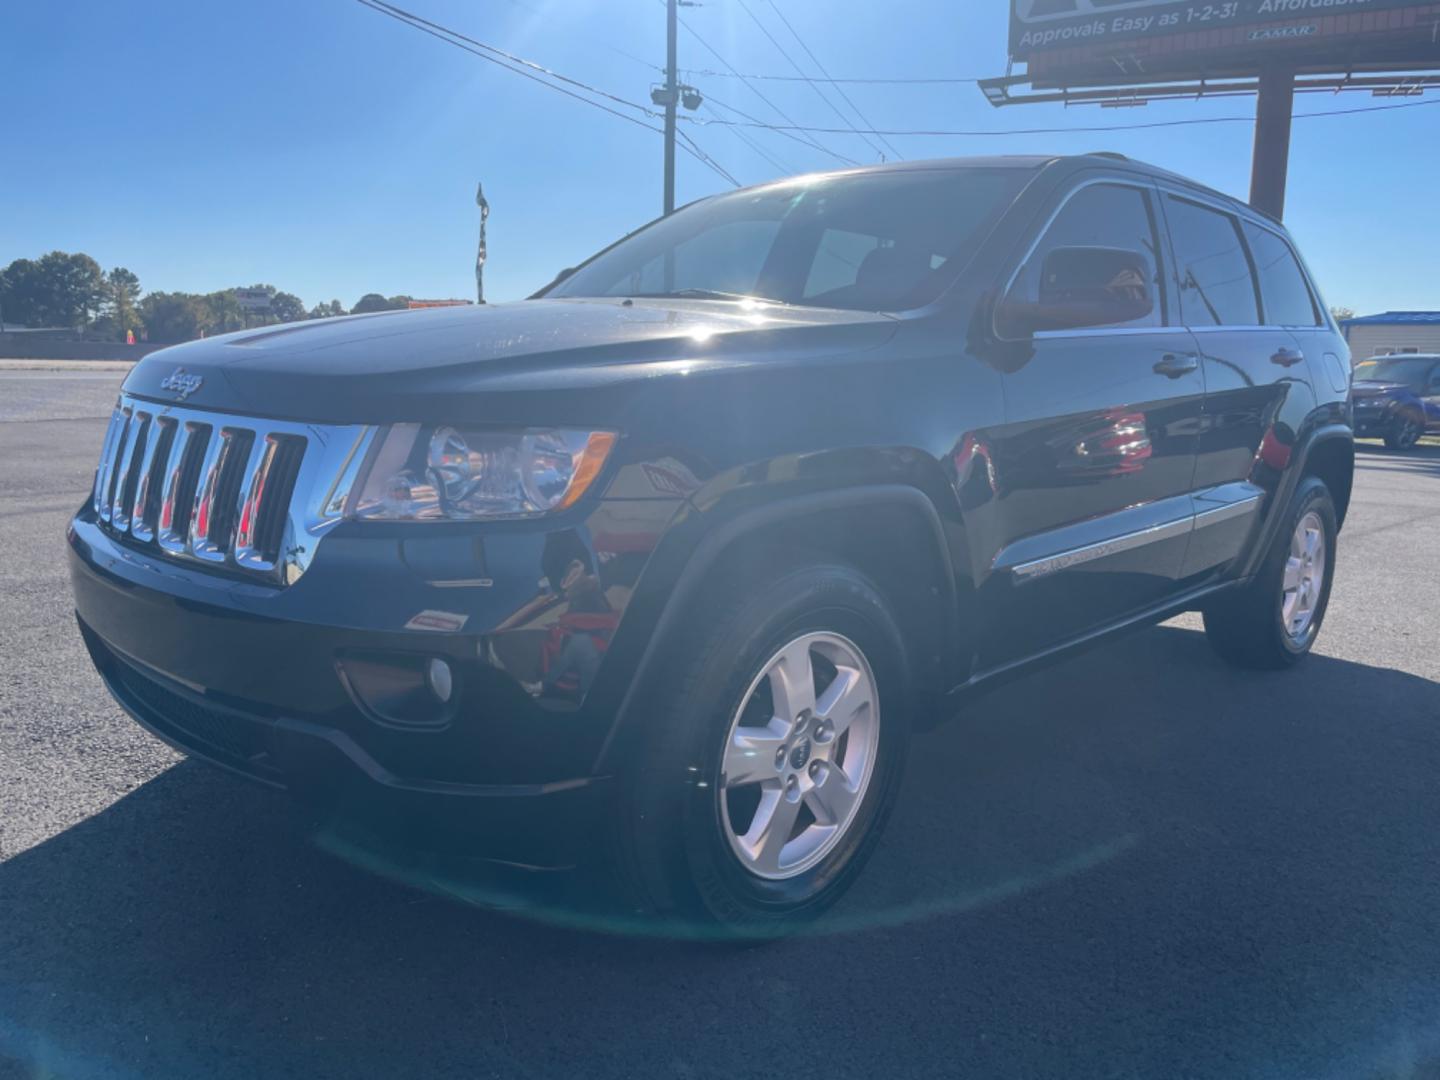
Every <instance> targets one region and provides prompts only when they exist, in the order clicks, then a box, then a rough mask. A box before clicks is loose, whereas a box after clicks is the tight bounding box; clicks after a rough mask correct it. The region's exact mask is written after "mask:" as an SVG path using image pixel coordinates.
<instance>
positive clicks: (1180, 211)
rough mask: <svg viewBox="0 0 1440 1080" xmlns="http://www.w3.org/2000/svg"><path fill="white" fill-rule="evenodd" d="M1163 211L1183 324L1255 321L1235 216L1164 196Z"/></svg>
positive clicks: (1255, 304) (1250, 277) (1251, 281)
mask: <svg viewBox="0 0 1440 1080" xmlns="http://www.w3.org/2000/svg"><path fill="white" fill-rule="evenodd" d="M1165 216H1166V217H1167V219H1168V220H1169V223H1170V239H1171V242H1172V243H1173V245H1174V248H1175V270H1176V277H1177V279H1178V281H1179V286H1180V308H1181V311H1182V312H1183V314H1184V318H1185V323H1186V325H1187V326H1258V325H1259V324H1260V304H1259V299H1258V291H1257V289H1256V286H1255V275H1254V273H1253V271H1252V270H1251V267H1250V256H1249V254H1248V253H1247V252H1246V250H1245V244H1244V242H1243V241H1242V240H1241V238H1240V223H1239V222H1238V221H1237V220H1236V219H1235V217H1234V215H1233V214H1227V213H1224V212H1223V211H1220V210H1212V209H1211V208H1210V207H1208V206H1201V205H1200V204H1199V203H1196V202H1191V201H1190V200H1189V199H1182V198H1179V197H1178V196H1175V195H1167V196H1166V197H1165Z"/></svg>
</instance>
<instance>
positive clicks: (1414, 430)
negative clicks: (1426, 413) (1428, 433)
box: [1385, 413, 1425, 452]
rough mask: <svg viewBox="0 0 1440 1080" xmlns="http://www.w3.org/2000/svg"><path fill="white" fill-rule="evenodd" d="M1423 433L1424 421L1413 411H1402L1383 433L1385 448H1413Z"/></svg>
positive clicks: (1403, 449)
mask: <svg viewBox="0 0 1440 1080" xmlns="http://www.w3.org/2000/svg"><path fill="white" fill-rule="evenodd" d="M1424 434H1425V424H1424V421H1422V420H1421V419H1420V418H1419V417H1417V416H1415V415H1414V414H1413V413H1403V414H1402V415H1400V416H1398V417H1396V418H1395V422H1394V423H1393V424H1391V425H1390V430H1389V431H1387V432H1386V433H1385V448H1386V449H1387V450H1398V451H1401V452H1404V451H1406V450H1413V449H1414V448H1415V444H1416V443H1418V442H1419V441H1420V436H1422V435H1424Z"/></svg>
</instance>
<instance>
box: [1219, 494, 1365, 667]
mask: <svg viewBox="0 0 1440 1080" xmlns="http://www.w3.org/2000/svg"><path fill="white" fill-rule="evenodd" d="M1337 531H1338V529H1337V525H1336V520H1335V504H1334V502H1333V500H1332V499H1331V497H1330V491H1329V489H1328V488H1326V486H1325V484H1324V483H1323V482H1322V481H1321V480H1320V479H1319V478H1318V477H1314V476H1307V477H1305V478H1304V479H1303V480H1301V481H1300V486H1299V488H1298V489H1297V490H1296V492H1295V495H1294V497H1293V498H1292V499H1291V500H1290V506H1289V507H1288V509H1287V512H1286V516H1285V520H1284V522H1283V523H1282V525H1281V528H1280V530H1279V532H1278V533H1277V534H1276V537H1275V540H1274V543H1273V544H1272V546H1271V548H1270V551H1269V552H1268V553H1267V554H1266V556H1265V561H1264V562H1263V563H1262V564H1261V567H1260V571H1259V572H1258V573H1257V574H1256V575H1255V578H1254V580H1253V581H1251V582H1250V583H1249V584H1248V585H1246V586H1245V587H1243V588H1241V589H1238V590H1235V591H1232V592H1230V593H1227V594H1225V595H1224V596H1222V597H1220V598H1219V599H1217V600H1216V601H1215V602H1214V603H1213V604H1211V605H1210V606H1209V607H1208V608H1206V610H1205V635H1206V637H1207V638H1208V639H1209V641H1210V644H1211V646H1212V647H1213V648H1214V649H1215V651H1216V652H1217V653H1219V654H1220V655H1221V656H1222V657H1224V658H1225V659H1226V660H1228V661H1230V662H1231V663H1233V664H1236V665H1238V666H1240V667H1248V668H1262V669H1275V668H1285V667H1290V666H1291V665H1293V664H1296V663H1298V662H1299V661H1300V660H1301V659H1303V658H1304V657H1305V655H1306V654H1307V653H1309V651H1310V648H1311V646H1313V645H1314V643H1315V638H1316V636H1317V635H1318V634H1319V633H1320V625H1321V623H1322V622H1323V621H1324V619H1325V610H1326V607H1327V606H1328V604H1329V602H1330V584H1331V581H1332V579H1333V578H1334V574H1335V540H1336V533H1337Z"/></svg>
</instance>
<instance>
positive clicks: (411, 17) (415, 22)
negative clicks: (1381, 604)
mask: <svg viewBox="0 0 1440 1080" xmlns="http://www.w3.org/2000/svg"><path fill="white" fill-rule="evenodd" d="M358 2H359V3H362V4H364V5H365V6H366V7H368V8H374V9H375V10H376V11H379V12H382V13H383V14H386V15H389V16H390V17H391V18H393V19H398V20H400V21H401V22H406V23H409V24H410V25H411V26H414V27H415V28H416V29H417V30H420V29H425V28H428V30H429V31H430V32H431V33H432V34H434V35H435V36H438V35H441V34H443V35H445V36H446V37H448V38H454V39H456V40H457V41H463V42H464V43H465V44H467V45H471V46H474V48H473V49H470V50H467V51H470V52H474V51H475V49H482V50H484V52H485V53H488V54H492V55H493V56H499V57H502V58H503V59H505V60H508V61H509V62H510V63H511V64H518V65H520V66H522V67H527V68H530V69H531V70H532V71H538V72H540V73H541V74H543V75H546V76H548V77H549V78H552V79H555V80H557V81H559V82H562V83H567V84H569V85H570V86H575V87H578V88H580V89H581V90H584V91H585V92H586V93H589V94H595V95H597V96H599V97H603V98H607V99H608V100H610V101H613V102H616V103H617V104H619V105H624V106H626V107H628V108H631V109H639V110H640V111H641V112H643V113H646V114H648V113H649V112H650V110H649V108H648V107H647V106H645V105H642V104H640V103H639V102H638V101H630V100H629V99H627V98H623V97H621V96H620V95H618V94H612V93H610V91H608V90H601V89H600V88H599V87H598V86H591V85H590V84H589V83H585V82H581V81H580V80H579V79H572V78H570V76H568V75H562V74H560V72H558V71H552V70H551V69H550V68H547V67H545V66H544V65H543V64H537V63H535V61H533V60H526V59H525V58H524V57H523V56H516V55H515V54H514V53H509V52H506V51H505V50H504V49H500V48H496V47H495V46H494V45H487V44H486V43H485V42H483V41H476V40H475V39H474V38H472V37H466V36H465V35H464V34H462V33H460V31H458V30H452V29H450V28H449V27H448V26H441V25H440V24H439V23H435V22H431V21H430V20H429V19H427V18H425V17H424V16H421V15H416V14H415V13H414V12H413V11H406V10H405V9H404V8H402V7H398V6H396V5H395V4H391V3H387V2H386V0H358ZM442 40H443V39H442ZM452 44H453V42H452ZM501 66H502V67H504V66H505V65H503V64H502V65H501ZM510 70H511V71H514V70H515V69H514V68H513V67H512V68H510ZM515 73H516V74H517V75H520V74H524V72H519V71H516V72H515ZM537 81H542V82H543V80H537ZM554 89H559V88H558V87H555V88H554Z"/></svg>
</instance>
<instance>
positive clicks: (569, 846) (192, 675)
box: [69, 511, 609, 867]
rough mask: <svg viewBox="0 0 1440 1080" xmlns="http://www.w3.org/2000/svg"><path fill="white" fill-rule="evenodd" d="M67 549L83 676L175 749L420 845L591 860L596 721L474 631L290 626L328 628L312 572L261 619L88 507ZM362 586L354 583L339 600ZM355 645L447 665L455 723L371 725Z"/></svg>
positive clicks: (599, 813) (241, 598)
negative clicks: (353, 667) (115, 534)
mask: <svg viewBox="0 0 1440 1080" xmlns="http://www.w3.org/2000/svg"><path fill="white" fill-rule="evenodd" d="M69 541H70V542H69V556H70V568H71V578H72V583H73V587H74V595H75V604H76V612H77V616H78V619H79V623H80V628H81V633H82V635H83V637H84V640H85V643H86V646H87V647H88V649H89V651H90V655H91V657H92V659H93V661H94V663H95V666H96V668H97V669H98V671H99V673H100V674H101V676H102V677H103V678H104V680H105V682H106V685H107V687H108V688H109V689H110V692H111V693H112V695H113V696H114V697H115V699H116V700H117V701H118V702H119V703H120V704H121V706H123V707H124V708H125V709H126V711H127V712H129V713H130V715H131V716H133V717H134V718H135V719H136V720H137V721H138V722H139V723H140V724H142V725H143V726H144V727H146V728H147V729H149V730H150V731H152V732H153V733H154V734H156V735H157V736H159V737H160V738H162V739H163V740H165V741H166V742H168V743H170V744H171V745H173V746H175V747H177V748H179V749H181V750H182V751H184V752H186V753H189V754H192V755H195V756H197V757H200V758H203V759H206V760H208V761H211V762H213V763H216V764H218V765H221V766H223V767H225V768H227V769H230V770H232V771H235V772H238V773H241V774H243V775H245V776H247V777H250V778H252V779H255V780H258V781H260V782H262V783H265V784H268V785H271V786H274V787H278V788H283V789H286V790H289V791H291V792H292V793H294V794H295V795H297V796H298V797H299V798H301V799H302V800H303V801H305V802H307V803H310V804H314V805H319V806H323V807H325V808H327V809H328V810H331V811H333V812H334V814H335V816H336V817H337V818H338V819H343V820H347V821H353V822H355V823H356V824H358V825H360V826H362V827H364V828H365V829H366V830H367V831H368V832H371V833H374V834H378V835H381V836H384V837H385V838H386V839H387V840H392V841H395V842H398V843H400V844H403V845H406V846H409V847H412V848H416V849H426V850H436V851H442V852H447V853H461V852H463V853H465V854H468V855H473V856H477V857H482V858H488V859H494V860H500V861H504V862H513V863H519V864H523V865H527V866H538V867H560V866H568V865H573V864H575V863H577V862H580V861H582V856H583V855H584V853H585V852H586V851H590V850H594V847H595V835H594V834H595V831H596V829H597V828H599V825H600V823H601V822H602V821H603V820H604V816H605V814H604V812H605V809H606V807H607V806H608V803H607V798H608V791H609V783H608V780H607V778H605V777H600V776H594V775H592V774H591V772H590V767H591V765H592V763H593V761H594V753H595V744H596V743H597V741H598V739H599V738H601V737H603V735H604V733H605V728H604V725H603V723H599V722H598V720H599V718H597V717H595V716H593V715H591V714H588V713H586V712H584V711H583V710H579V709H576V708H573V707H572V708H568V709H567V708H564V707H556V706H554V705H550V706H548V707H547V705H546V704H545V703H543V702H541V701H538V700H537V699H536V698H535V697H534V696H533V694H532V693H531V692H529V691H528V690H527V688H526V687H524V686H523V685H522V684H521V683H520V682H519V681H518V680H517V679H516V678H515V677H513V676H512V675H511V674H509V673H507V672H506V671H504V670H503V669H501V668H498V667H496V666H495V665H494V664H493V663H490V662H489V660H488V658H489V657H491V656H493V655H494V652H493V650H491V649H489V648H487V644H486V643H487V640H488V639H487V637H486V635H485V633H483V625H481V626H477V627H476V629H477V631H482V632H477V633H474V634H459V633H434V632H428V633H427V632H421V631H409V632H402V631H399V630H389V629H385V628H383V627H373V626H372V627H364V626H357V625H353V623H352V624H351V625H337V624H330V623H326V622H324V621H315V619H314V618H310V619H308V620H307V619H306V618H302V617H301V615H302V613H303V614H308V615H310V616H320V615H323V614H324V613H326V612H329V613H330V615H331V617H332V618H333V616H334V610H335V605H331V604H327V603H326V600H327V598H328V597H329V596H330V590H329V589H328V588H327V587H326V585H325V577H326V575H325V574H324V573H312V574H307V575H306V578H305V579H304V580H303V581H302V582H300V583H298V584H297V585H295V586H292V587H291V588H290V589H287V590H284V593H283V603H284V604H285V608H284V611H285V614H286V617H284V618H278V617H273V616H271V615H269V614H267V613H262V612H266V611H267V609H266V607H265V605H266V604H267V603H270V602H271V601H270V600H269V599H267V598H266V597H264V596H263V595H262V594H261V593H259V592H257V591H256V587H253V586H248V585H243V584H240V583H235V582H229V581H226V580H223V579H219V578H215V577H205V576H202V575H199V574H196V573H194V572H192V571H189V570H187V569H185V568H179V567H172V566H169V565H167V564H165V563H163V562H159V561H157V560H153V559H148V558H146V557H144V556H142V555H139V554H136V553H135V552H132V551H130V550H129V549H128V548H126V547H124V546H122V545H120V544H118V543H117V542H116V541H114V540H113V539H112V538H110V537H109V536H108V535H107V534H106V533H105V532H104V531H103V530H102V529H100V528H99V527H98V526H96V525H95V524H94V523H93V522H91V521H88V520H87V519H86V515H85V513H84V512H83V511H82V513H81V515H79V516H78V517H77V518H76V519H75V520H74V521H73V522H72V525H71V529H70V534H69ZM322 561H323V560H322ZM353 569H354V568H353V567H352V568H351V570H352V571H353ZM363 581H364V578H363V577H360V576H355V575H353V574H352V575H351V576H350V585H349V588H350V590H351V591H352V592H354V591H356V589H357V583H358V582H363ZM307 590H308V591H309V592H310V593H312V594H313V595H312V596H311V598H310V600H309V601H307V599H306V593H307ZM281 595H282V594H280V593H274V594H273V596H274V597H276V598H279V597H280V596H281ZM380 606H383V605H380ZM269 610H279V609H273V608H272V609H269ZM477 621H478V620H477ZM357 651H363V652H364V653H365V654H366V655H377V654H379V655H396V656H403V655H411V654H415V653H417V652H420V653H423V654H424V655H426V656H437V657H441V658H444V659H446V660H447V662H449V663H450V664H451V666H452V667H453V669H454V671H455V672H456V708H455V710H454V712H453V716H451V717H450V718H449V720H448V722H447V723H445V724H444V725H443V726H439V727H436V728H433V729H426V730H402V729H397V728H395V727H393V726H387V725H385V724H382V723H380V722H378V721H377V719H376V718H375V717H374V716H373V715H372V714H370V713H367V711H366V710H365V709H363V708H362V707H361V705H360V703H359V702H358V701H357V700H356V698H355V697H353V696H352V691H351V689H350V688H349V687H347V684H346V681H345V679H344V678H343V677H342V672H341V669H340V663H339V662H340V661H341V660H343V658H345V657H347V656H349V655H351V654H353V653H356V652H357Z"/></svg>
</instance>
